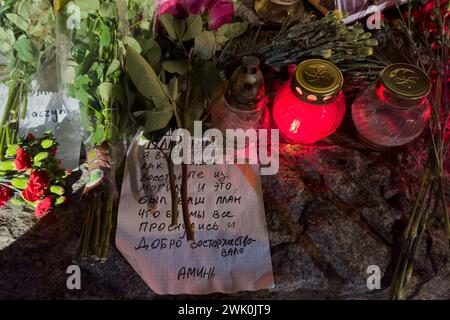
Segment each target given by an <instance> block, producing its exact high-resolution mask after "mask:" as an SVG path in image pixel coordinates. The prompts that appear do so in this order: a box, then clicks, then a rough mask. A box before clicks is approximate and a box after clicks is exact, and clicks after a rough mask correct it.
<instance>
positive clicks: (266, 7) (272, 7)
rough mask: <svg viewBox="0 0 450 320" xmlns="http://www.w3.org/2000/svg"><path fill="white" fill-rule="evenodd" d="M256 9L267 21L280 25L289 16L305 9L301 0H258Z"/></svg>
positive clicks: (270, 23)
mask: <svg viewBox="0 0 450 320" xmlns="http://www.w3.org/2000/svg"><path fill="white" fill-rule="evenodd" d="M255 11H256V13H257V14H258V16H259V17H260V18H261V20H263V21H264V22H265V23H267V24H269V25H274V26H279V25H281V24H283V22H284V20H286V18H287V17H292V16H295V15H296V14H297V13H299V12H302V11H303V3H302V2H301V0H256V1H255Z"/></svg>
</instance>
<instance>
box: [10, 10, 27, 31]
mask: <svg viewBox="0 0 450 320" xmlns="http://www.w3.org/2000/svg"><path fill="white" fill-rule="evenodd" d="M6 18H8V20H9V21H11V22H12V23H14V24H15V25H16V26H17V27H18V28H19V29H21V30H22V31H25V32H27V31H28V28H29V24H28V22H27V21H26V20H25V19H24V18H22V17H21V16H19V15H17V14H15V13H7V14H6Z"/></svg>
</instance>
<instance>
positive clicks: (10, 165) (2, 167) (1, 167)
mask: <svg viewBox="0 0 450 320" xmlns="http://www.w3.org/2000/svg"><path fill="white" fill-rule="evenodd" d="M14 170H16V166H15V165H14V160H8V161H3V162H1V163H0V171H14Z"/></svg>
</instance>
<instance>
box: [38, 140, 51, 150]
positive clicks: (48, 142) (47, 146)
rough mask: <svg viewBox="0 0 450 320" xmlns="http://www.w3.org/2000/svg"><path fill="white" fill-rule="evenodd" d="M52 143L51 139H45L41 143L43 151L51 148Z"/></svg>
mask: <svg viewBox="0 0 450 320" xmlns="http://www.w3.org/2000/svg"><path fill="white" fill-rule="evenodd" d="M53 144H54V141H53V140H51V139H45V140H44V141H42V142H41V146H42V148H44V149H50V148H51V147H53Z"/></svg>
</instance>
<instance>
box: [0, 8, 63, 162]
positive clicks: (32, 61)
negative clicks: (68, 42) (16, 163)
mask: <svg viewBox="0 0 450 320" xmlns="http://www.w3.org/2000/svg"><path fill="white" fill-rule="evenodd" d="M54 26H55V16H54V14H53V6H52V2H51V1H49V0H35V1H28V0H2V1H0V55H2V56H4V57H6V59H7V61H8V65H7V68H6V69H7V73H8V77H7V78H6V84H7V86H8V87H9V94H8V99H7V102H6V105H5V109H4V112H3V115H1V118H0V159H3V157H4V151H5V148H6V146H8V145H10V144H14V143H15V142H16V136H17V131H18V126H19V120H20V119H21V118H22V119H23V118H24V117H25V114H26V108H27V103H28V101H27V97H28V93H29V92H30V89H31V81H32V79H33V77H34V76H35V75H36V73H37V72H38V71H39V68H40V66H41V65H42V64H43V63H44V62H45V61H48V60H49V59H51V58H52V57H53V55H54V53H55V50H54V49H55V47H54Z"/></svg>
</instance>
